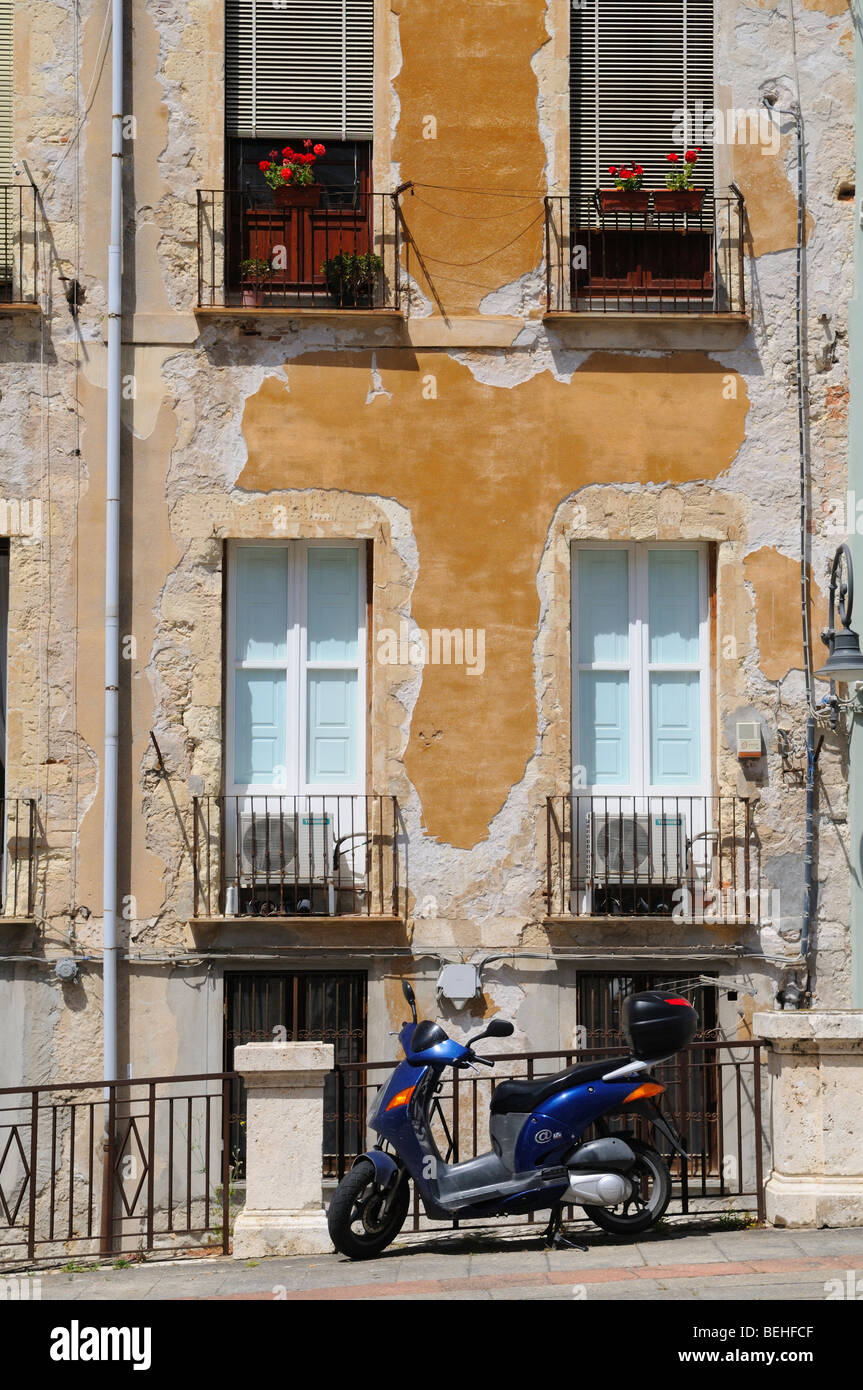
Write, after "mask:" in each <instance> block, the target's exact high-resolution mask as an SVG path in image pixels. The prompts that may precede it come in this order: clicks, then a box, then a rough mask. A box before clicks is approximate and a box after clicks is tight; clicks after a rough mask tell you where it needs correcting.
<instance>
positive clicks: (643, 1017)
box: [621, 989, 698, 1062]
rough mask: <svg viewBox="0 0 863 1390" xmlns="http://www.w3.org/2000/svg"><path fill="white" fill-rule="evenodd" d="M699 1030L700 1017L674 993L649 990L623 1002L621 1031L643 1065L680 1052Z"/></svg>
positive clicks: (685, 1001) (631, 995)
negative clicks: (697, 1029)
mask: <svg viewBox="0 0 863 1390" xmlns="http://www.w3.org/2000/svg"><path fill="white" fill-rule="evenodd" d="M697 1027H698V1014H697V1013H696V1012H695V1010H694V1009H693V1007H692V1005H691V1004H690V1003H689V1001H688V999H681V997H680V995H678V994H675V993H674V991H673V990H658V989H645V990H642V992H641V993H640V994H630V995H629V996H628V998H626V999H624V1001H623V1009H622V1012H621V1032H622V1033H623V1036H624V1038H625V1039H626V1041H627V1042H628V1043H629V1046H630V1047H631V1048H632V1053H633V1056H634V1057H637V1058H638V1060H639V1062H646V1061H649V1060H650V1059H651V1058H654V1057H656V1058H658V1057H669V1056H671V1054H672V1053H673V1052H679V1051H680V1050H681V1048H683V1047H685V1046H686V1044H687V1043H688V1042H689V1039H690V1038H691V1037H692V1035H693V1033H694V1032H695V1030H696V1028H697Z"/></svg>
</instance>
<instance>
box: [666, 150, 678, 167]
mask: <svg viewBox="0 0 863 1390" xmlns="http://www.w3.org/2000/svg"><path fill="white" fill-rule="evenodd" d="M668 159H669V162H670V163H671V164H679V163H680V155H678V154H674V152H673V151H672V153H671V154H670V155H669V156H668Z"/></svg>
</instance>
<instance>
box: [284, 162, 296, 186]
mask: <svg viewBox="0 0 863 1390" xmlns="http://www.w3.org/2000/svg"><path fill="white" fill-rule="evenodd" d="M293 177H294V171H293V169H289V168H288V166H287V165H285V167H284V168H283V170H282V178H283V179H284V181H285V183H288V182H289V181H290V180H291V179H292V178H293Z"/></svg>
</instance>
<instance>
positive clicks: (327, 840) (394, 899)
mask: <svg viewBox="0 0 863 1390" xmlns="http://www.w3.org/2000/svg"><path fill="white" fill-rule="evenodd" d="M403 838H404V837H403V833H402V826H401V816H400V812H399V806H398V801H397V800H396V798H395V797H394V796H377V795H371V796H349V795H332V796H315V795H308V796H268V795H247V796H203V797H196V798H195V799H194V803H193V835H192V858H193V872H194V915H195V916H196V917H295V916H311V917H344V916H351V917H356V916H362V917H372V916H374V917H397V918H402V917H403V916H404V914H405V911H406V907H407V883H406V880H405V873H404V868H403V865H402V862H401V853H400V841H402V840H403Z"/></svg>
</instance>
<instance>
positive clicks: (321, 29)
mask: <svg viewBox="0 0 863 1390" xmlns="http://www.w3.org/2000/svg"><path fill="white" fill-rule="evenodd" d="M373 75H374V0H226V5H225V119H226V126H227V133H228V135H234V136H244V137H246V138H256V137H262V138H271V139H280V138H285V139H301V138H303V137H309V138H312V139H330V140H370V139H371V138H372V126H373V99H372V98H373Z"/></svg>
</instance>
